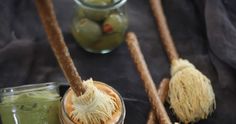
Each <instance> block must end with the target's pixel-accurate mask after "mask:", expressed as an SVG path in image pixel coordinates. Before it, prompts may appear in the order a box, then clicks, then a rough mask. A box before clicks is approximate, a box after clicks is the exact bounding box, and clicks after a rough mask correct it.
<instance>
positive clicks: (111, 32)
mask: <svg viewBox="0 0 236 124" xmlns="http://www.w3.org/2000/svg"><path fill="white" fill-rule="evenodd" d="M126 1H127V0H75V2H76V3H77V7H76V9H75V14H74V18H73V21H72V34H73V36H74V38H75V40H76V41H77V42H78V43H79V45H80V46H81V47H82V48H83V49H85V50H86V51H88V52H92V53H102V54H104V53H108V52H111V51H112V50H113V49H115V48H116V47H118V46H119V45H120V44H121V43H122V42H123V41H124V35H125V32H126V29H127V27H128V18H127V13H126V7H125V3H126Z"/></svg>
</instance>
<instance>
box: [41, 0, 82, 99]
mask: <svg viewBox="0 0 236 124" xmlns="http://www.w3.org/2000/svg"><path fill="white" fill-rule="evenodd" d="M36 7H37V10H38V13H39V15H40V18H41V21H42V23H43V26H44V29H45V31H46V33H47V36H48V41H49V43H50V45H51V47H52V49H53V52H54V54H55V56H56V58H57V61H58V62H59V65H60V67H61V69H62V70H63V72H64V75H65V76H66V79H67V81H68V82H69V84H70V87H71V88H72V90H73V91H74V92H75V94H76V95H77V96H80V95H82V94H83V93H84V92H85V88H84V86H83V83H82V80H81V77H80V76H79V74H78V72H77V70H76V67H75V65H74V63H73V61H72V59H71V57H70V53H69V51H68V48H67V46H66V44H65V41H64V38H63V35H62V32H61V29H60V27H59V25H58V22H57V20H56V16H55V12H54V9H53V4H52V0H36Z"/></svg>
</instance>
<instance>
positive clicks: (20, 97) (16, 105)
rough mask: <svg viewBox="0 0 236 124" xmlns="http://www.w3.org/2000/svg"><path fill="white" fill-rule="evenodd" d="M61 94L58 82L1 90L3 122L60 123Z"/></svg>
mask: <svg viewBox="0 0 236 124" xmlns="http://www.w3.org/2000/svg"><path fill="white" fill-rule="evenodd" d="M59 107H60V96H59V94H58V86H57V84H56V83H42V84H32V85H23V86H18V87H10V88H4V89H1V90H0V116H1V121H2V124H29V123H34V124H59V123H60V122H59V117H58V112H59Z"/></svg>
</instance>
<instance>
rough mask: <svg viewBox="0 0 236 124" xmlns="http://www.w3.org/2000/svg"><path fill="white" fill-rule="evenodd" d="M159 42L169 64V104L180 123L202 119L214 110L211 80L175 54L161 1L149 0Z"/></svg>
mask: <svg viewBox="0 0 236 124" xmlns="http://www.w3.org/2000/svg"><path fill="white" fill-rule="evenodd" d="M150 6H151V8H152V11H153V15H154V17H155V19H156V24H157V27H158V29H159V32H160V37H161V41H162V43H163V45H164V47H165V50H166V53H167V55H168V57H169V60H170V63H171V76H172V78H171V80H170V84H169V93H168V94H169V102H170V105H171V108H173V111H174V113H175V114H176V115H177V117H178V118H179V119H180V120H181V121H182V122H184V123H190V122H195V121H198V120H200V119H205V118H207V116H208V115H209V114H210V113H212V112H213V110H214V109H215V107H216V103H215V94H214V92H213V89H212V86H211V81H210V80H209V79H208V78H207V77H206V76H205V75H203V74H202V73H201V72H200V71H199V70H197V69H196V68H195V66H194V65H193V64H191V63H190V62H189V61H188V60H186V59H181V58H180V57H179V55H178V53H177V51H176V48H175V45H174V42H173V40H172V37H171V34H170V31H169V29H168V25H167V22H166V18H165V15H164V12H163V9H162V4H161V0H150Z"/></svg>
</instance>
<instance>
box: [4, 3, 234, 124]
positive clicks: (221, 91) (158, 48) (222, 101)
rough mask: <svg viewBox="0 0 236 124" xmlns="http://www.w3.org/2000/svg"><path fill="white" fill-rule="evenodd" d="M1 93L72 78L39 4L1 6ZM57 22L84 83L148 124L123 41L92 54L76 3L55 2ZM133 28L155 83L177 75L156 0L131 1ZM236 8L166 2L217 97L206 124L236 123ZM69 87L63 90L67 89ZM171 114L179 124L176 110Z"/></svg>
mask: <svg viewBox="0 0 236 124" xmlns="http://www.w3.org/2000/svg"><path fill="white" fill-rule="evenodd" d="M0 1H1V2H0V25H1V26H0V88H4V87H9V86H19V85H22V84H32V83H42V82H50V81H54V82H62V83H66V80H65V78H64V76H63V74H62V72H61V70H60V68H59V66H58V64H57V62H56V60H55V57H54V55H53V53H52V51H51V49H50V47H49V45H48V42H47V39H46V35H45V33H44V30H43V28H42V25H41V23H40V20H39V17H38V14H37V11H36V8H35V5H34V1H33V0H7V1H6V0H0ZM54 4H55V10H56V13H57V19H58V21H59V24H60V26H61V28H62V32H63V35H64V37H65V40H66V43H67V45H68V47H69V49H70V52H71V56H72V58H73V60H74V62H75V65H76V67H77V68H78V70H79V72H80V73H81V75H82V78H83V79H87V78H90V77H93V79H94V80H99V81H103V82H106V83H107V84H109V85H111V86H112V87H114V88H115V89H117V90H118V91H119V92H120V93H121V95H122V96H123V97H124V100H125V104H126V110H127V114H126V119H125V123H126V124H144V123H146V119H147V113H148V111H149V109H150V105H149V102H148V99H147V96H146V94H145V92H144V88H143V86H142V83H141V80H140V78H139V76H138V73H137V71H136V69H135V66H134V65H133V62H132V60H131V58H130V56H129V52H128V50H127V46H126V45H125V43H123V44H122V45H121V46H120V47H119V48H117V49H115V50H114V51H113V52H112V53H109V54H105V55H98V54H90V53H87V52H85V51H84V50H82V49H81V48H80V47H79V46H78V45H77V44H76V42H75V40H74V39H73V37H72V35H71V33H70V26H71V25H70V24H71V19H72V16H73V8H74V7H75V3H74V1H73V0H54ZM127 5H128V6H127V7H128V15H129V22H130V23H129V24H130V25H129V30H130V31H134V32H136V33H137V35H138V38H139V42H140V45H141V49H142V51H143V54H144V56H145V59H146V62H147V64H148V67H149V69H150V72H151V75H152V77H153V80H154V82H155V83H156V84H157V85H158V84H159V82H160V80H161V79H162V78H163V77H167V76H169V63H168V59H167V57H166V54H165V52H164V49H163V47H162V45H161V42H160V38H159V34H158V30H157V29H156V25H155V20H154V18H153V16H152V14H151V10H150V7H149V2H148V0H128V3H127ZM235 5H236V2H235V1H233V0H224V1H223V0H222V1H221V0H192V1H189V0H182V1H179V0H163V6H164V11H165V14H166V16H167V19H168V24H169V27H170V30H171V33H172V35H173V38H174V41H175V44H176V47H177V49H178V52H179V54H180V55H181V56H182V57H183V58H186V59H188V60H190V61H191V62H192V63H193V64H194V65H196V67H197V68H198V69H199V70H200V71H201V72H203V73H204V74H205V75H207V76H208V77H209V78H210V79H211V81H212V85H213V88H214V91H215V93H216V102H217V109H216V111H215V112H214V113H213V114H212V115H211V116H209V118H208V119H207V120H202V121H200V122H199V123H206V124H207V123H209V124H213V123H214V124H217V123H218V124H222V123H227V124H231V123H232V124H233V123H236V120H235V119H234V118H236V114H234V113H235V111H236V107H235V105H234V104H235V103H236V97H235V94H236V84H235V82H236V79H235V74H236V71H235V69H236V66H235V65H236V59H235V57H234V55H235V53H236V48H235V47H236V45H235V44H236V42H235V41H234V39H235V38H234V37H235V35H236V33H235V23H236V21H235V19H236V9H235V7H234V6H235ZM65 88H66V87H62V88H61V91H64V90H65ZM166 109H167V110H168V113H169V115H170V116H171V119H172V121H175V120H176V119H175V118H174V115H173V114H172V113H171V110H170V109H169V106H168V104H166Z"/></svg>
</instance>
